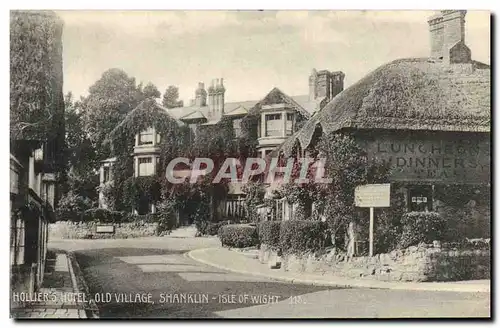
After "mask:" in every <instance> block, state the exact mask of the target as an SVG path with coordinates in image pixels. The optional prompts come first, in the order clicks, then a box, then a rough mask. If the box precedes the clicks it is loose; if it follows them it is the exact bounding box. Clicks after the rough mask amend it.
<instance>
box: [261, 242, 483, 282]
mask: <svg viewBox="0 0 500 328" xmlns="http://www.w3.org/2000/svg"><path fill="white" fill-rule="evenodd" d="M474 248H476V249H474ZM275 257H276V253H275V252H272V251H270V250H269V249H268V248H267V247H266V246H265V245H264V246H263V248H262V250H261V252H260V254H259V260H260V261H261V263H270V262H271V261H272V262H273V263H270V265H271V264H272V266H273V267H281V270H284V271H291V272H304V273H321V274H331V275H334V276H340V277H348V278H362V279H376V280H383V281H458V280H474V279H489V278H490V268H491V262H490V249H489V244H488V245H487V246H482V247H467V248H464V247H452V246H448V245H443V246H441V245H439V244H436V245H435V246H434V245H424V244H421V245H419V246H411V247H408V248H407V249H404V250H395V251H392V252H390V253H387V254H378V255H376V256H372V257H369V256H362V257H354V258H351V259H349V260H346V257H345V254H344V253H340V254H339V253H336V252H335V249H329V250H328V251H326V252H325V253H324V254H322V255H317V254H316V255H315V254H304V255H294V254H287V255H284V256H283V257H282V258H281V259H278V261H280V262H281V265H276V263H274V261H275V260H274V259H275Z"/></svg>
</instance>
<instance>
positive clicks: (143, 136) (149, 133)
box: [138, 128, 154, 146]
mask: <svg viewBox="0 0 500 328" xmlns="http://www.w3.org/2000/svg"><path fill="white" fill-rule="evenodd" d="M153 140H154V130H153V128H148V129H147V130H145V131H142V132H141V133H139V142H138V143H139V146H142V145H152V144H153Z"/></svg>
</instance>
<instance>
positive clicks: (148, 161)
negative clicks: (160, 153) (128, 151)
mask: <svg viewBox="0 0 500 328" xmlns="http://www.w3.org/2000/svg"><path fill="white" fill-rule="evenodd" d="M138 161H139V176H141V177H143V176H149V175H153V174H154V171H153V159H152V158H151V157H140V158H139V160H138Z"/></svg>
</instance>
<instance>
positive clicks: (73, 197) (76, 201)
mask: <svg viewBox="0 0 500 328" xmlns="http://www.w3.org/2000/svg"><path fill="white" fill-rule="evenodd" d="M91 208H92V201H91V200H90V199H89V198H87V197H84V196H80V195H78V194H75V193H74V192H72V191H70V192H68V193H67V194H65V195H64V196H63V197H62V198H61V199H60V200H59V203H58V207H57V210H56V216H57V220H58V221H80V219H81V214H82V212H84V211H86V210H88V209H91Z"/></svg>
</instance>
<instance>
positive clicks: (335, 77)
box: [99, 70, 344, 217]
mask: <svg viewBox="0 0 500 328" xmlns="http://www.w3.org/2000/svg"><path fill="white" fill-rule="evenodd" d="M343 79H344V74H343V73H342V72H329V71H326V70H323V71H320V72H316V70H313V72H312V74H311V76H310V78H309V80H308V82H309V87H310V94H308V95H300V96H288V95H287V94H285V93H284V92H283V91H281V90H279V89H278V88H273V89H272V90H271V91H270V92H269V93H268V94H267V95H266V96H265V97H263V98H262V99H260V100H250V101H242V102H225V93H226V87H225V86H224V80H223V79H222V78H221V79H214V80H212V82H211V84H210V86H209V87H208V90H205V84H204V83H202V82H200V83H198V87H197V88H196V90H195V92H194V99H193V100H192V101H191V103H190V106H187V107H179V108H171V109H166V108H164V107H162V106H161V105H160V104H156V105H155V106H157V108H160V109H161V110H163V111H164V113H165V114H167V115H169V116H170V117H172V118H173V119H175V120H176V121H177V122H178V124H179V125H181V126H187V127H189V129H190V131H191V132H192V133H191V136H192V137H193V138H194V137H196V135H197V134H198V132H199V131H201V130H202V129H208V128H215V129H216V128H217V125H218V124H222V121H223V120H224V121H225V122H227V121H228V120H229V122H230V125H231V126H232V131H233V135H234V137H235V138H239V137H241V136H242V134H243V133H244V131H243V130H244V129H243V125H244V124H245V120H251V125H252V127H253V128H252V129H251V133H250V138H251V139H253V140H254V141H255V142H256V144H257V147H256V148H257V152H258V154H259V155H260V156H262V157H265V156H266V155H267V154H269V153H270V152H271V151H272V149H274V148H275V147H276V146H278V145H280V144H282V143H283V142H284V141H285V140H286V138H287V137H289V136H291V135H292V134H293V133H294V132H296V131H297V130H298V129H299V128H300V125H299V124H301V123H304V122H305V121H306V120H307V119H309V118H311V117H312V116H313V115H314V114H315V113H316V112H317V111H319V110H320V109H321V108H322V107H323V106H325V105H326V103H328V101H329V100H331V99H333V98H334V97H335V96H336V95H337V94H338V93H339V92H340V91H342V89H343ZM162 132H164V131H156V130H155V128H154V127H150V128H148V129H147V130H144V131H141V132H140V133H138V134H136V136H135V146H134V150H133V154H132V156H133V160H134V176H135V177H140V176H157V175H162V174H165V172H159V171H158V168H159V167H160V165H159V162H160V152H161V150H160V147H159V144H160V142H161V135H162ZM245 132H246V133H248V131H245ZM115 161H116V158H109V159H106V160H104V161H102V163H101V168H100V187H99V190H100V191H99V206H100V207H101V208H107V207H108V205H107V204H106V201H105V197H104V190H105V186H106V184H109V183H113V182H112V180H113V165H114V162H115ZM244 197H245V194H244V192H243V191H242V187H241V185H240V184H239V183H233V184H230V186H229V192H228V195H227V198H226V200H225V201H224V202H223V203H222V204H219V205H218V206H219V207H220V209H221V210H220V215H221V216H222V217H231V216H233V215H234V216H243V210H242V207H243V199H244ZM155 211H156V206H155V204H150V206H149V208H148V209H147V212H152V213H154V212H155ZM138 212H140V213H144V212H145V209H141V210H140V211H138Z"/></svg>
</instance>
